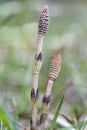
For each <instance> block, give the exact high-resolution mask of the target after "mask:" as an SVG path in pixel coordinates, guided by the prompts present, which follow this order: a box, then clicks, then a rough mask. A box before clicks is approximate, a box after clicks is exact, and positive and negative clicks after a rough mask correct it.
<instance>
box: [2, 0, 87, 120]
mask: <svg viewBox="0 0 87 130" xmlns="http://www.w3.org/2000/svg"><path fill="white" fill-rule="evenodd" d="M45 4H47V5H48V6H49V10H50V26H49V30H48V33H47V35H46V38H45V40H44V45H43V65H42V69H41V73H40V78H39V93H40V97H41V98H42V96H43V94H44V92H45V88H46V84H47V78H48V73H49V65H50V63H51V61H52V59H53V57H54V56H55V54H56V53H57V52H58V51H61V54H62V69H61V72H60V75H59V78H58V80H56V82H55V84H54V87H53V89H52V95H51V108H50V110H51V112H55V108H56V105H57V104H58V101H59V98H60V95H61V93H63V92H65V100H64V104H63V107H62V109H61V112H62V113H64V114H65V115H69V114H73V113H75V112H76V113H77V116H78V118H79V117H80V116H81V115H82V114H83V113H84V112H86V108H87V101H86V100H87V50H86V49H87V1H80V0H77V1H76V0H73V1H72V0H62V1H61V0H60V1H59V0H0V100H1V102H4V104H6V106H7V107H8V109H9V111H10V112H12V111H13V109H14V111H15V113H16V115H17V116H18V118H19V116H23V115H22V113H23V112H29V111H30V110H31V103H30V90H31V87H32V77H33V66H34V55H35V52H36V46H37V32H38V19H39V16H40V13H41V11H42V8H43V6H44V5H45ZM41 98H40V103H41ZM12 105H13V108H12ZM40 106H41V104H39V107H40ZM73 109H74V110H76V111H73ZM24 115H25V116H27V115H26V114H24ZM23 118H26V117H23Z"/></svg>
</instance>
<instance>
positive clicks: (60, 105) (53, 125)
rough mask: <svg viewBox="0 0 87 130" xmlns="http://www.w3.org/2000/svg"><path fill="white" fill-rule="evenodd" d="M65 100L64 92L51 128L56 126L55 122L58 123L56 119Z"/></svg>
mask: <svg viewBox="0 0 87 130" xmlns="http://www.w3.org/2000/svg"><path fill="white" fill-rule="evenodd" d="M63 100H64V94H63V95H62V97H61V99H60V102H59V105H58V108H57V111H56V113H55V116H54V118H53V120H52V123H51V127H50V130H53V128H54V127H55V124H56V120H57V118H58V115H59V112H60V109H61V107H62V104H63Z"/></svg>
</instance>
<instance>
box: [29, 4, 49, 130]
mask: <svg viewBox="0 0 87 130" xmlns="http://www.w3.org/2000/svg"><path fill="white" fill-rule="evenodd" d="M48 26H49V10H48V6H47V5H45V6H44V8H43V10H42V13H41V16H40V19H39V25H38V38H37V50H36V55H35V65H34V76H33V88H32V90H31V102H32V119H31V122H32V123H31V130H32V129H33V130H35V129H36V128H35V127H36V121H37V101H38V79H39V73H40V70H41V66H42V46H43V40H44V36H45V34H46V33H47V30H48Z"/></svg>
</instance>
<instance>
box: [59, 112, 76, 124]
mask: <svg viewBox="0 0 87 130" xmlns="http://www.w3.org/2000/svg"><path fill="white" fill-rule="evenodd" d="M61 116H62V117H64V118H65V119H66V121H67V122H68V123H69V124H71V125H73V124H74V122H73V121H72V120H70V119H69V118H68V117H66V116H65V115H63V114H61Z"/></svg>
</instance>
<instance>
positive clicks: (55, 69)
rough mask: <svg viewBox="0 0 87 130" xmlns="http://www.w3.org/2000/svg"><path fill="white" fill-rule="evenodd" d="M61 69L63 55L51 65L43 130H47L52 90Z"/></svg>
mask: <svg viewBox="0 0 87 130" xmlns="http://www.w3.org/2000/svg"><path fill="white" fill-rule="evenodd" d="M60 69H61V54H60V53H58V54H57V55H56V56H55V58H54V59H53V61H52V63H51V65H50V69H49V79H48V83H47V88H46V92H45V95H44V97H43V99H42V114H41V116H40V125H42V127H43V129H45V128H46V119H47V115H48V111H49V107H50V95H51V90H52V87H53V83H54V80H56V79H57V77H58V75H59V72H60Z"/></svg>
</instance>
